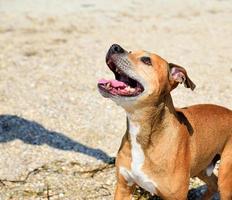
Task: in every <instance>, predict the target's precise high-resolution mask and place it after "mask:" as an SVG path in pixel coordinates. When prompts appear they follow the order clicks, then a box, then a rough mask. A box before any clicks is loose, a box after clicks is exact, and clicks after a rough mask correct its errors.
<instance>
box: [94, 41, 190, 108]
mask: <svg viewBox="0 0 232 200" xmlns="http://www.w3.org/2000/svg"><path fill="white" fill-rule="evenodd" d="M106 63H107V65H108V66H109V68H110V69H111V71H112V72H113V73H114V75H115V79H114V80H105V79H101V80H100V81H99V82H98V88H99V91H100V93H101V94H102V96H104V97H107V98H111V99H112V100H113V101H115V102H116V103H117V104H119V105H121V106H123V107H125V106H133V105H146V104H149V103H153V104H154V102H156V101H159V100H160V98H161V97H162V96H164V95H165V94H167V93H170V91H171V90H173V89H174V88H176V87H177V85H178V84H179V83H184V85H185V87H187V88H191V89H192V90H193V89H194V88H195V84H194V83H193V82H192V81H191V80H190V78H189V77H188V75H187V73H186V70H185V69H184V68H183V67H180V66H178V65H175V64H172V63H168V62H167V61H165V60H164V59H162V58H161V57H160V56H158V55H156V54H153V53H149V52H146V51H136V52H128V51H126V50H125V49H123V48H122V47H120V46H119V45H117V44H113V45H112V46H111V47H110V49H109V51H108V53H107V55H106Z"/></svg>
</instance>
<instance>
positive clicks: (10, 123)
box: [0, 115, 114, 163]
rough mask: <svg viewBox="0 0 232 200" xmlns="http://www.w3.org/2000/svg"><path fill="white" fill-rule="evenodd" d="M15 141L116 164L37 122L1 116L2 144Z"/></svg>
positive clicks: (103, 155) (105, 156)
mask: <svg viewBox="0 0 232 200" xmlns="http://www.w3.org/2000/svg"><path fill="white" fill-rule="evenodd" d="M15 139H20V140H22V141H23V142H24V143H27V144H31V145H42V144H47V145H49V146H51V147H53V148H56V149H60V150H64V151H74V152H79V153H82V154H86V155H88V156H91V157H94V158H96V159H97V160H102V161H103V162H105V163H114V158H113V157H110V156H109V155H107V153H105V152H104V151H102V150H101V149H95V148H92V147H88V146H86V145H84V144H81V143H79V142H77V141H74V140H72V139H71V138H69V137H67V136H65V135H64V134H62V133H58V132H54V131H50V130H47V129H46V128H44V127H43V126H42V125H41V124H39V123H37V122H35V121H29V120H27V119H24V118H22V117H18V116H15V115H0V143H6V142H9V141H12V140H15Z"/></svg>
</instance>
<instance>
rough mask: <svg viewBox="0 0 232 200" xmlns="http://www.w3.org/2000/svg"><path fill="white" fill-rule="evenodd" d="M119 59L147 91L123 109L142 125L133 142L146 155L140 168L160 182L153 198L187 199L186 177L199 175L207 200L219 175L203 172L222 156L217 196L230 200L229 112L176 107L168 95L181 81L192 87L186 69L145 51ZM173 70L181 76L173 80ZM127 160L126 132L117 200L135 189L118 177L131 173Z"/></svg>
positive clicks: (231, 136) (118, 162) (128, 143)
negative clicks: (146, 59)
mask: <svg viewBox="0 0 232 200" xmlns="http://www.w3.org/2000/svg"><path fill="white" fill-rule="evenodd" d="M118 56H121V55H118ZM123 56H124V59H126V60H127V61H128V62H130V70H133V72H135V73H136V74H138V75H139V77H141V79H143V80H144V82H145V83H146V93H145V94H144V95H141V96H140V97H138V98H137V99H136V100H135V101H134V102H133V103H131V104H129V105H128V104H122V107H123V108H124V109H125V111H126V112H127V115H129V116H130V119H132V120H133V121H134V122H136V123H137V124H139V125H140V132H139V134H138V136H137V142H138V143H139V144H140V145H141V147H142V149H143V152H144V155H145V161H144V165H143V166H142V170H143V172H144V173H146V175H147V176H149V178H151V179H152V180H154V181H155V182H156V183H157V184H158V187H157V191H158V192H157V195H159V196H160V197H162V198H163V199H164V200H185V199H186V198H187V193H188V186H189V178H190V177H194V176H198V177H199V178H201V179H202V180H203V181H205V182H206V184H207V185H208V192H207V193H206V194H205V196H204V199H209V198H210V197H211V196H212V195H213V193H214V192H216V191H217V177H216V176H215V175H214V174H213V175H211V176H210V177H208V176H207V175H206V168H207V167H208V166H209V165H210V163H211V161H212V160H213V159H214V158H215V156H216V155H217V154H220V155H221V164H220V169H219V179H218V186H219V188H218V189H219V192H220V197H221V199H222V200H232V111H231V110H229V109H227V108H224V107H220V106H217V105H208V104H202V105H194V106H190V107H186V108H182V109H176V108H174V106H173V102H172V98H171V95H170V92H171V90H172V89H174V88H175V87H177V85H178V84H179V83H184V84H185V86H186V87H187V88H191V89H192V90H193V89H194V88H195V84H194V83H193V82H192V81H191V79H190V78H189V77H188V75H187V72H186V71H185V69H184V68H183V67H180V66H178V65H175V64H169V63H168V62H167V61H165V60H164V59H162V58H161V57H159V56H158V55H155V54H151V53H149V52H145V51H138V52H132V53H131V52H130V53H126V55H125V54H123ZM142 56H149V57H150V58H151V61H152V66H147V65H146V64H144V63H142V62H141V59H140V58H141V57H142ZM172 67H175V69H176V70H177V71H178V70H179V71H180V75H181V78H178V79H176V78H175V76H174V75H172V74H171V73H170V72H171V71H172V70H173V69H172ZM179 71H178V72H179ZM175 72H176V71H175ZM178 75H179V74H178ZM122 101H123V100H122ZM131 161H132V158H131V141H130V134H129V132H128V130H127V131H126V134H125V135H124V137H123V140H122V144H121V147H120V149H119V152H118V155H117V160H116V167H117V187H116V193H115V200H129V199H131V198H132V193H133V190H134V186H135V185H133V186H128V185H127V182H126V180H125V179H124V177H123V176H122V175H121V174H120V173H119V167H125V168H127V169H128V170H130V169H131Z"/></svg>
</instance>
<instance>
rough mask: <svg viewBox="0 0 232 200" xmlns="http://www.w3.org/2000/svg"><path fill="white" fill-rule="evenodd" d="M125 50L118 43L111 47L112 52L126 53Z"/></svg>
mask: <svg viewBox="0 0 232 200" xmlns="http://www.w3.org/2000/svg"><path fill="white" fill-rule="evenodd" d="M124 52H125V50H124V49H123V48H122V47H120V46H119V45H118V44H113V45H112V46H111V47H110V49H109V53H110V54H114V53H124Z"/></svg>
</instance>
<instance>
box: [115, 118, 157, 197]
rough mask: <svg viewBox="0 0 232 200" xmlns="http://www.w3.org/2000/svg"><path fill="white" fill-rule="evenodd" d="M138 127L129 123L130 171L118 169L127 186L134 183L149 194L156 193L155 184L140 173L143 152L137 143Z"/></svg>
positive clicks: (122, 168)
mask: <svg viewBox="0 0 232 200" xmlns="http://www.w3.org/2000/svg"><path fill="white" fill-rule="evenodd" d="M139 130H140V126H139V125H138V124H136V123H134V122H133V121H129V133H130V137H131V146H132V149H131V155H132V162H131V170H128V169H126V168H124V167H120V169H119V170H120V173H121V174H122V176H124V178H125V180H126V181H127V182H128V185H132V184H133V183H136V184H137V185H139V186H140V187H142V188H143V189H145V190H147V191H148V192H150V193H151V194H155V193H156V188H157V184H156V183H155V182H154V181H153V180H151V179H149V177H148V176H147V175H146V174H145V173H144V172H143V171H142V166H143V165H144V160H145V156H144V152H143V149H142V148H141V145H140V144H139V143H138V142H137V139H136V138H137V135H138V134H139Z"/></svg>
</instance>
